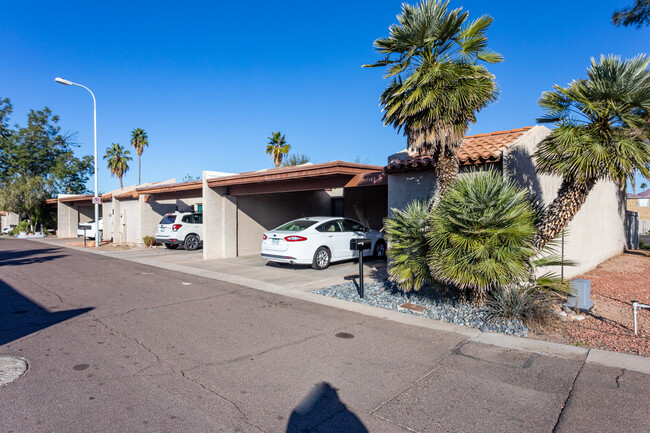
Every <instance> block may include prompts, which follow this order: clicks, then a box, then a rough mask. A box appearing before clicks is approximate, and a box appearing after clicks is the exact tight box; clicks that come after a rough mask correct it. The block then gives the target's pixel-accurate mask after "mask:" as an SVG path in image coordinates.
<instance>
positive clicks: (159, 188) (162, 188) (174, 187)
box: [135, 180, 203, 194]
mask: <svg viewBox="0 0 650 433" xmlns="http://www.w3.org/2000/svg"><path fill="white" fill-rule="evenodd" d="M201 188H203V181H202V180H192V181H189V182H179V183H170V184H167V185H153V186H145V187H144V188H136V189H135V191H137V192H138V193H147V194H157V193H164V192H176V191H188V190H193V189H201Z"/></svg>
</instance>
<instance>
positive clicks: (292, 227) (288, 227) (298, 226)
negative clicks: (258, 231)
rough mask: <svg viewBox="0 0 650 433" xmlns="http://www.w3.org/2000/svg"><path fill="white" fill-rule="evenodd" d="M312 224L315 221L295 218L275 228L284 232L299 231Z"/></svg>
mask: <svg viewBox="0 0 650 433" xmlns="http://www.w3.org/2000/svg"><path fill="white" fill-rule="evenodd" d="M314 224H316V221H312V220H295V221H291V222H288V223H286V224H285V225H282V226H280V227H278V228H277V229H275V230H281V231H285V232H299V231H302V230H304V229H306V228H309V227H311V226H313V225H314Z"/></svg>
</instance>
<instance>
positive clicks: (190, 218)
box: [181, 215, 193, 223]
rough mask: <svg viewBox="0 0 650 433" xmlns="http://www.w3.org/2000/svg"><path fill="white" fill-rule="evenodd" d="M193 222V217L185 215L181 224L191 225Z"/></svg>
mask: <svg viewBox="0 0 650 433" xmlns="http://www.w3.org/2000/svg"><path fill="white" fill-rule="evenodd" d="M192 221H193V218H192V215H185V216H184V217H183V219H181V222H184V223H190V222H192Z"/></svg>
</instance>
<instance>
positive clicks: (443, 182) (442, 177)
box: [436, 152, 459, 196]
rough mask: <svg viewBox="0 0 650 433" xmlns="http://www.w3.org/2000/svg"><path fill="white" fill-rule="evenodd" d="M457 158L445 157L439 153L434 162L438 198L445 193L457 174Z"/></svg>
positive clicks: (453, 156)
mask: <svg viewBox="0 0 650 433" xmlns="http://www.w3.org/2000/svg"><path fill="white" fill-rule="evenodd" d="M458 166H459V163H458V158H456V155H445V153H444V152H441V153H440V156H439V157H438V161H436V176H437V177H438V193H437V195H438V196H442V195H443V194H444V193H445V191H447V190H448V189H449V187H450V186H451V185H452V184H453V183H454V180H455V179H456V175H457V174H458Z"/></svg>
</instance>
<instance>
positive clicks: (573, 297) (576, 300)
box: [564, 279, 594, 313]
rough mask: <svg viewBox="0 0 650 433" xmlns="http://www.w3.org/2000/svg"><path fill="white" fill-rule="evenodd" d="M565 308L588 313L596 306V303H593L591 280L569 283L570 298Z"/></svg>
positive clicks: (578, 280)
mask: <svg viewBox="0 0 650 433" xmlns="http://www.w3.org/2000/svg"><path fill="white" fill-rule="evenodd" d="M564 306H566V307H569V308H572V309H576V308H577V309H578V310H580V311H581V312H583V313H588V312H589V311H590V310H591V307H593V306H594V303H593V302H591V280H582V279H575V280H571V281H569V296H568V297H567V300H566V303H565V304H564Z"/></svg>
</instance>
